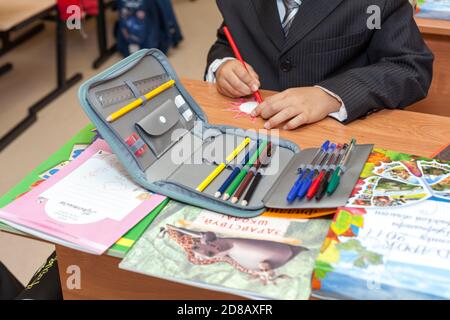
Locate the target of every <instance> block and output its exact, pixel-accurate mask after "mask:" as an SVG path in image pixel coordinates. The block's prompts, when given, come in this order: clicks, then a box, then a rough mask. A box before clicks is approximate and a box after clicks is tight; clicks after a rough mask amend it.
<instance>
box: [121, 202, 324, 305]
mask: <svg viewBox="0 0 450 320" xmlns="http://www.w3.org/2000/svg"><path fill="white" fill-rule="evenodd" d="M329 224H330V221H327V220H322V219H312V220H300V219H279V218H273V217H265V216H260V217H256V218H249V219H244V218H237V217H231V216H227V215H222V214H218V213H215V212H212V211H208V210H205V209H201V208H198V207H193V206H188V205H183V204H180V203H178V202H175V201H171V202H170V203H169V204H168V205H167V207H166V208H165V209H164V210H163V211H162V212H161V213H160V214H159V215H158V217H157V218H156V219H155V221H154V222H153V223H152V225H151V226H150V227H149V228H148V229H147V231H145V233H144V234H143V235H142V237H141V238H140V239H139V240H138V241H137V242H136V244H135V245H134V246H133V248H132V249H131V250H130V251H129V252H128V254H127V255H126V257H125V258H124V259H123V260H122V262H121V263H120V265H119V267H120V268H122V269H125V270H129V271H133V272H137V273H142V274H146V275H151V276H154V277H159V278H163V279H167V280H170V281H175V282H180V283H185V284H189V285H192V286H197V287H201V288H206V289H211V290H217V291H223V292H228V293H231V294H235V295H241V296H245V297H251V298H258V299H261V298H275V299H308V298H309V296H310V292H311V286H310V284H311V272H312V269H313V265H314V261H315V259H316V256H317V254H318V252H319V248H320V246H321V244H322V242H323V239H324V237H325V234H326V231H327V229H328V227H329Z"/></svg>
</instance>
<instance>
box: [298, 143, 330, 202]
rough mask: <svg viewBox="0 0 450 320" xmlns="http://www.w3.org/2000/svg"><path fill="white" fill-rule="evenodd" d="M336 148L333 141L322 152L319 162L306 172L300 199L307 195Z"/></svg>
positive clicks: (299, 191)
mask: <svg viewBox="0 0 450 320" xmlns="http://www.w3.org/2000/svg"><path fill="white" fill-rule="evenodd" d="M334 149H336V145H335V144H334V143H333V144H331V145H330V147H329V148H328V150H327V151H326V152H324V153H322V155H321V156H320V157H319V159H320V161H317V163H318V164H316V165H312V168H311V169H310V170H309V172H308V173H307V174H306V178H305V179H304V180H303V183H302V185H301V187H300V189H299V190H298V193H297V196H298V198H299V199H300V200H301V199H303V198H304V197H305V195H306V193H308V190H309V188H310V187H311V184H312V181H313V179H314V177H315V175H316V173H318V172H319V169H320V168H321V167H322V166H323V165H324V164H325V163H326V162H327V160H328V158H329V157H330V156H331V155H332V154H333V152H334Z"/></svg>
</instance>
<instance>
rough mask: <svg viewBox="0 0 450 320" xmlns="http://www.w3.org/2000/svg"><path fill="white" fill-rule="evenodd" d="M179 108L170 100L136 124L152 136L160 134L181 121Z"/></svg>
mask: <svg viewBox="0 0 450 320" xmlns="http://www.w3.org/2000/svg"><path fill="white" fill-rule="evenodd" d="M178 116H179V114H178V110H177V107H176V106H175V103H173V102H172V101H170V100H168V101H166V102H165V103H164V104H163V105H161V106H160V107H159V108H157V109H156V110H154V111H153V112H152V113H150V114H149V115H148V116H146V117H145V118H144V119H142V120H141V121H139V122H138V123H137V124H136V126H138V127H139V128H140V129H141V130H143V131H144V132H145V133H147V134H148V135H151V136H160V135H162V134H164V133H166V132H167V131H169V130H170V129H172V128H173V126H174V125H175V124H176V123H177V122H179V118H178Z"/></svg>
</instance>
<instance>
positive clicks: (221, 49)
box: [205, 23, 234, 78]
mask: <svg viewBox="0 0 450 320" xmlns="http://www.w3.org/2000/svg"><path fill="white" fill-rule="evenodd" d="M223 26H224V24H223V23H222V25H221V26H220V28H219V29H218V30H217V40H216V42H214V44H213V45H212V47H211V49H209V52H208V57H207V63H206V70H205V78H206V74H207V73H208V68H209V66H210V65H211V63H213V62H214V60H216V59H223V58H226V57H234V54H233V50H232V49H231V47H230V44H229V43H228V40H227V38H226V37H225V34H224V33H223Z"/></svg>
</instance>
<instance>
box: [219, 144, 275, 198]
mask: <svg viewBox="0 0 450 320" xmlns="http://www.w3.org/2000/svg"><path fill="white" fill-rule="evenodd" d="M267 143H268V141H267V140H266V141H263V143H261V145H260V146H259V148H258V150H256V152H255V153H254V154H253V155H252V156H251V157H250V159H249V160H248V162H247V164H246V165H245V167H244V168H243V169H242V170H241V172H239V175H238V176H237V177H236V178H234V180H233V182H232V183H231V184H230V186H229V187H228V189H227V191H225V193H224V195H223V198H222V199H223V200H224V201H227V200H228V199H229V198H230V197H231V196H232V195H233V193H234V192H235V191H236V189H237V188H238V187H239V185H240V184H241V182H242V180H243V179H244V177H245V176H246V175H247V173H248V170H249V169H250V168H251V167H252V166H253V165H254V164H255V162H256V160H257V159H258V157H259V155H260V154H261V153H262V152H263V151H264V149H265V148H266V146H267Z"/></svg>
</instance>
